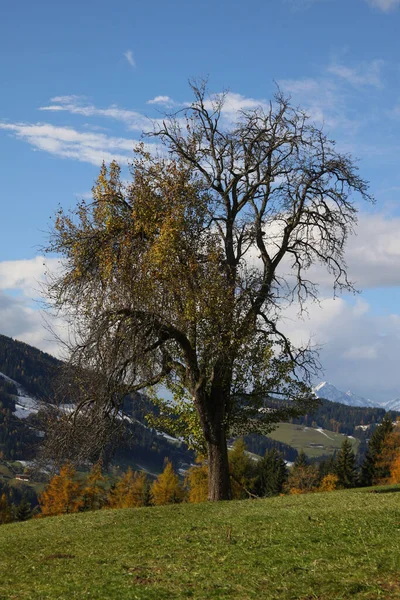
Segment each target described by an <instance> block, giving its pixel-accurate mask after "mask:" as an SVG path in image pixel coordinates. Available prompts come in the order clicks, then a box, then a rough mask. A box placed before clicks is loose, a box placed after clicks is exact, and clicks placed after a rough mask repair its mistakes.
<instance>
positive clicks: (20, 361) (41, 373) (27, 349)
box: [0, 335, 62, 400]
mask: <svg viewBox="0 0 400 600" xmlns="http://www.w3.org/2000/svg"><path fill="white" fill-rule="evenodd" d="M61 364H62V363H61V362H60V361H58V360H57V359H56V358H54V356H51V355H50V354H46V353H45V352H42V351H41V350H38V349H37V348H34V347H33V346H29V345H28V344H24V343H23V342H19V341H17V340H13V339H12V338H9V337H6V336H5V335H0V372H2V373H4V374H5V375H7V376H8V377H10V378H11V379H14V380H15V381H17V382H18V383H20V384H21V385H22V386H23V387H24V388H25V390H26V391H27V392H29V393H30V394H31V395H33V396H35V397H36V398H38V399H44V400H48V399H50V398H51V397H52V394H53V381H54V378H55V377H56V374H57V370H58V368H59V367H60V366H61Z"/></svg>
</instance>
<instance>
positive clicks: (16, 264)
mask: <svg viewBox="0 0 400 600" xmlns="http://www.w3.org/2000/svg"><path fill="white" fill-rule="evenodd" d="M58 266H59V261H58V259H56V258H46V257H44V256H36V257H35V258H32V259H26V260H10V261H3V262H0V289H3V290H21V291H22V292H23V294H24V295H25V296H26V297H29V298H37V297H38V296H39V295H40V285H41V283H43V281H44V280H45V277H46V273H48V272H49V270H52V271H54V270H56V269H58Z"/></svg>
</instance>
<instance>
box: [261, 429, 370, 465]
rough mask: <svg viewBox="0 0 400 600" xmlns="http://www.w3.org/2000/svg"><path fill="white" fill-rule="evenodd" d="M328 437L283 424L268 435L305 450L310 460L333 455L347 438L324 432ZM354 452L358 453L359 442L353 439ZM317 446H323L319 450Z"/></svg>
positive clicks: (313, 430)
mask: <svg viewBox="0 0 400 600" xmlns="http://www.w3.org/2000/svg"><path fill="white" fill-rule="evenodd" d="M323 431H324V433H325V434H326V435H324V434H323V433H321V432H320V431H317V430H316V429H313V428H312V427H304V426H303V425H292V424H291V423H281V424H280V425H279V427H278V428H277V429H275V431H272V432H271V433H269V434H268V437H270V438H272V439H273V440H278V441H279V442H285V444H289V446H293V448H296V450H304V452H305V453H306V454H307V456H309V457H310V458H313V457H317V456H323V455H324V454H333V453H334V451H335V450H340V446H341V445H342V444H343V440H344V439H345V438H346V437H347V436H345V435H343V434H341V433H334V432H333V431H328V430H327V429H324V430H323ZM350 441H351V442H352V444H353V449H354V452H357V448H358V446H359V443H360V442H359V440H356V439H351V438H350ZM312 444H316V445H317V446H319V445H321V446H322V447H321V448H319V447H317V446H314V445H312Z"/></svg>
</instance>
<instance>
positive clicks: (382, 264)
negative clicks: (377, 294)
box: [309, 213, 400, 290]
mask: <svg viewBox="0 0 400 600" xmlns="http://www.w3.org/2000/svg"><path fill="white" fill-rule="evenodd" d="M399 231H400V217H393V216H385V215H382V214H368V213H360V215H359V220H358V225H357V228H356V235H352V236H350V238H349V240H348V243H347V247H346V254H345V258H346V262H347V266H348V269H347V271H348V274H349V279H350V280H351V281H352V282H353V283H354V285H355V287H356V288H357V289H360V290H367V289H376V288H384V287H386V288H388V287H400V236H399ZM309 275H310V278H311V279H312V280H313V281H319V282H320V284H321V286H322V289H328V288H329V287H330V286H331V277H330V276H329V274H328V273H326V271H325V269H323V268H322V267H319V266H316V265H315V266H313V267H312V268H311V269H310V274H309Z"/></svg>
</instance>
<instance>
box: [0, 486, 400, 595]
mask: <svg viewBox="0 0 400 600" xmlns="http://www.w3.org/2000/svg"><path fill="white" fill-rule="evenodd" d="M398 491H400V490H398ZM399 531H400V495H399V494H397V493H393V492H391V493H382V494H378V493H369V491H367V490H357V491H344V492H333V493H330V494H313V495H312V494H311V495H307V496H301V497H300V496H297V497H295V496H291V497H282V498H273V499H270V500H260V501H244V502H231V503H226V502H225V503H218V504H203V505H175V506H169V507H160V508H147V509H136V510H135V509H131V510H119V511H100V512H95V513H86V514H76V515H69V516H68V515H67V516H64V517H53V518H48V519H43V520H33V521H29V522H27V523H18V524H11V525H4V526H2V527H0V598H1V599H5V598H13V599H26V598H31V599H33V598H34V599H47V598H51V599H53V598H58V599H74V598H75V599H78V598H79V599H81V598H90V599H95V598H96V599H100V598H101V599H114V598H115V599H121V600H123V599H128V598H129V599H133V598H139V599H156V598H157V599H164V598H171V599H175V598H176V599H180V598H197V599H201V600H205V599H207V598H226V599H228V598H229V599H232V598H234V599H236V598H237V599H241V600H246V599H249V598H257V599H258V600H261V599H271V600H272V599H277V600H278V599H279V600H285V599H287V600H288V599H295V598H296V599H300V598H301V599H303V600H306V599H308V600H311V599H312V598H313V599H317V598H318V599H320V600H322V599H324V600H325V599H333V598H335V599H340V598H369V599H370V600H375V599H376V598H400V573H399V571H400V548H399V544H398V537H399ZM230 532H231V533H230Z"/></svg>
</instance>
